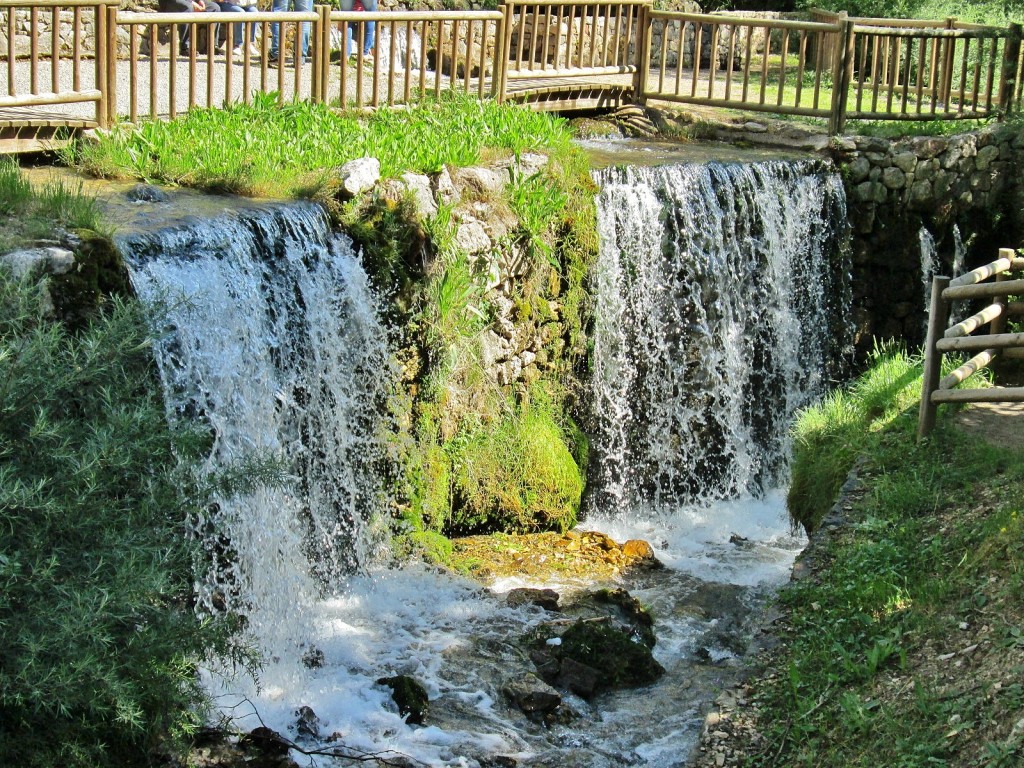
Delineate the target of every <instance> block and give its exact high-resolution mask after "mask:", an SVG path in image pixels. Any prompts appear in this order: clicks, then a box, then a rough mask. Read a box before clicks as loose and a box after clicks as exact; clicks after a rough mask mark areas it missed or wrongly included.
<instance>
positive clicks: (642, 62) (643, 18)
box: [633, 3, 682, 104]
mask: <svg viewBox="0 0 1024 768" xmlns="http://www.w3.org/2000/svg"><path fill="white" fill-rule="evenodd" d="M652 8H653V5H652V4H650V3H645V4H644V5H641V6H640V8H639V9H638V11H639V12H638V13H637V16H636V54H635V55H636V73H635V74H634V75H633V101H635V102H636V103H638V104H646V103H647V99H646V98H645V97H644V93H645V92H646V91H647V70H648V69H649V68H650V64H651V27H652V24H653V22H652V21H651V9H652ZM666 31H667V26H666ZM662 34H663V35H664V38H665V39H668V35H667V34H664V32H663V33H662ZM681 36H682V30H680V39H681ZM676 66H679V67H681V66H682V62H681V61H680V62H679V63H678V64H677V65H676Z"/></svg>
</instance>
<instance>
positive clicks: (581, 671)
mask: <svg viewBox="0 0 1024 768" xmlns="http://www.w3.org/2000/svg"><path fill="white" fill-rule="evenodd" d="M600 683H601V673H600V672H599V671H598V670H596V669H594V668H593V667H591V666H590V665H589V664H581V663H580V662H578V661H576V660H575V659H573V658H564V659H562V661H561V664H560V666H559V670H558V684H559V685H560V686H561V687H562V688H566V689H568V690H570V691H572V692H573V693H575V694H576V695H577V696H582V697H583V698H584V699H589V698H590V697H592V696H593V695H594V694H595V693H597V692H598V690H599V689H600V688H601V687H611V686H601V685H600Z"/></svg>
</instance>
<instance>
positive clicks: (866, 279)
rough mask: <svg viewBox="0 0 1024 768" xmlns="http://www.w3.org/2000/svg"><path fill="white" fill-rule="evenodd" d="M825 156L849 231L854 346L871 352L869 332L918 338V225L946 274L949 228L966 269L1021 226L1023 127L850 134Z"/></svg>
mask: <svg viewBox="0 0 1024 768" xmlns="http://www.w3.org/2000/svg"><path fill="white" fill-rule="evenodd" d="M832 153H833V157H834V159H835V161H836V163H837V165H838V166H839V167H840V168H841V171H842V174H843V178H844V182H845V185H846V190H847V205H848V209H849V220H850V224H851V227H852V230H853V232H852V235H853V237H852V249H853V253H852V259H853V296H854V305H855V315H856V316H855V318H854V320H855V322H856V325H857V337H858V338H857V341H858V347H859V349H860V350H861V351H862V352H864V351H867V350H870V348H871V345H872V344H873V339H875V338H893V337H896V338H906V339H907V340H908V341H909V342H910V343H911V344H916V343H919V342H920V341H922V338H923V331H924V322H923V320H922V318H923V317H924V311H925V308H924V296H925V290H924V285H923V283H924V282H925V278H926V277H927V276H926V275H924V274H923V273H922V260H921V246H920V241H919V237H920V231H921V229H922V227H923V228H924V229H926V230H927V231H928V232H929V233H930V235H931V236H932V237H933V238H934V240H935V243H936V246H937V249H938V255H939V258H940V262H941V264H940V266H941V268H942V270H943V271H944V272H947V273H948V272H949V271H950V270H952V266H953V265H952V261H953V256H954V251H955V249H956V247H957V245H956V243H955V242H954V241H955V239H956V237H957V234H958V235H959V240H960V242H961V243H962V250H963V251H964V256H965V259H964V260H965V268H970V267H972V266H976V265H977V263H981V262H983V261H987V260H988V259H987V256H990V255H991V253H993V252H994V250H993V248H996V247H999V246H1000V245H1002V246H1005V245H1006V244H1007V243H1008V242H1013V241H1014V240H1013V237H1014V235H1015V234H1019V233H1020V232H1022V231H1024V197H1022V194H1024V185H1022V183H1021V178H1020V168H1021V164H1022V162H1024V133H1022V132H1021V131H1020V129H1019V128H1017V127H1014V126H1012V125H996V126H992V127H989V128H986V129H984V130H981V131H977V132H974V133H966V134H959V135H955V136H918V137H912V138H905V139H900V140H890V139H884V138H878V137H868V136H857V137H848V138H844V139H839V140H836V141H835V142H834V143H833V146H832ZM975 253H977V256H976V257H975V255H974V254H975Z"/></svg>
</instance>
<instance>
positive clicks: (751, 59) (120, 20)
mask: <svg viewBox="0 0 1024 768" xmlns="http://www.w3.org/2000/svg"><path fill="white" fill-rule="evenodd" d="M371 24H373V25H374V26H375V32H376V45H375V47H374V49H373V50H372V51H371V52H370V53H369V54H364V52H363V51H364V42H365V41H366V40H367V38H368V36H369V35H370V25H371ZM277 25H279V26H277ZM218 28H219V30H220V33H219V36H220V37H221V38H222V39H223V40H222V43H221V44H218V42H219V41H218ZM275 28H277V29H279V30H280V34H281V36H282V37H281V39H282V40H284V41H285V43H284V44H283V45H282V46H280V50H279V51H278V52H277V57H276V58H273V59H272V58H271V56H270V53H271V40H272V37H271V35H272V32H273V30H274V29H275ZM303 29H307V30H309V39H310V48H309V52H308V54H309V55H308V57H303V56H301V55H300V56H295V55H293V54H294V53H295V50H294V48H295V46H294V41H295V40H296V39H298V38H299V37H300V35H301V33H302V30H303ZM186 31H187V35H188V36H189V37H188V39H190V40H195V41H197V45H195V46H192V47H191V49H190V50H188V51H187V52H182V51H180V50H179V46H178V45H176V44H174V43H172V41H178V40H179V35H180V34H181V33H183V32H186ZM349 36H351V42H348V39H347V38H348V37H349ZM1020 38H1021V30H1020V27H1019V26H1018V25H1011V26H1009V27H1007V28H999V27H984V26H979V25H973V24H962V23H959V22H957V21H956V20H955V19H945V20H942V21H937V22H908V21H904V22H901V21H893V20H884V19H853V18H847V17H846V16H845V15H842V14H840V15H836V14H827V13H824V12H815V13H814V14H811V15H810V17H809V18H801V19H780V18H767V17H765V16H759V15H753V14H747V15H720V14H687V13H674V12H665V11H656V10H654V9H653V6H652V5H651V3H650V2H649V0H618V1H617V2H604V1H603V0H543V1H538V0H530V2H527V1H526V0H505V2H504V3H503V4H502V5H501V6H500V8H499V9H498V10H494V11H425V12H414V11H392V12H373V13H370V12H358V13H357V12H351V11H349V12H345V11H337V10H333V9H332V8H331V7H329V6H315V7H314V9H313V10H312V11H309V12H288V13H283V12H282V13H271V12H258V13H237V14H236V13H179V14H158V15H154V14H152V13H138V12H126V11H122V10H120V9H119V8H118V7H117V4H116V0H0V152H21V151H30V150H34V149H40V148H48V147H53V146H55V145H56V144H59V143H60V142H62V141H65V140H67V138H69V137H70V136H72V135H73V134H74V133H75V132H76V131H78V130H81V129H85V128H96V127H99V128H105V127H109V126H110V125H112V124H113V123H115V122H116V121H118V120H128V121H131V122H136V121H138V120H141V119H173V118H174V117H175V116H177V115H179V114H181V113H183V112H185V111H187V110H189V109H192V108H194V107H197V106H226V105H229V104H232V103H238V102H250V101H252V100H253V99H255V98H267V97H268V96H265V95H264V96H261V94H271V95H272V96H271V97H273V98H277V99H278V100H280V101H282V102H284V101H287V100H292V99H307V100H311V101H317V102H323V103H327V104H331V105H333V106H335V107H338V108H343V109H375V108H385V107H395V108H401V107H403V106H407V105H410V104H415V103H418V102H421V101H424V100H428V99H431V98H442V97H443V96H444V95H445V94H450V93H456V94H462V95H463V96H469V97H472V98H478V99H493V100H496V101H499V102H515V103H521V104H523V105H525V106H528V107H530V108H532V109H537V110H551V111H570V110H580V109H594V108H603V107H616V106H619V105H622V104H625V103H639V104H643V103H646V102H648V101H651V100H660V101H666V102H674V103H678V104H698V105H707V106H712V107H722V108H733V109H742V110H751V111H756V112H767V113H772V114H779V115H785V114H790V115H803V116H807V117H816V118H821V119H822V120H824V121H827V122H828V124H829V127H830V129H831V130H832V131H833V132H839V131H840V130H842V127H843V124H844V122H845V121H846V120H848V119H862V118H867V119H894V120H935V119H961V118H978V117H990V116H1003V115H1006V114H1008V113H1010V112H1012V111H1014V110H1015V109H1016V106H1017V104H1018V102H1019V98H1020V89H1021V46H1020ZM249 41H251V43H250V42H249ZM243 43H245V44H243ZM349 49H351V50H352V54H351V55H349Z"/></svg>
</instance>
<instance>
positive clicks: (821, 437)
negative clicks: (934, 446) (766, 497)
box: [787, 344, 988, 530]
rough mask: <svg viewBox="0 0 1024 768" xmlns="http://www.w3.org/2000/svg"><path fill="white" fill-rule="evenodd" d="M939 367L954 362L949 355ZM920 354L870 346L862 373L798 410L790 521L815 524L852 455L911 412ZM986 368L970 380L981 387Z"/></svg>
mask: <svg viewBox="0 0 1024 768" xmlns="http://www.w3.org/2000/svg"><path fill="white" fill-rule="evenodd" d="M944 365H945V372H946V373H948V372H949V371H950V370H952V369H953V368H955V367H956V364H955V363H954V362H953V360H952V359H951V358H949V356H947V358H946V362H945V363H944ZM921 366H922V362H921V358H920V357H918V356H913V355H910V354H908V353H907V351H906V350H905V349H903V348H902V347H900V346H897V345H894V344H890V345H887V346H883V347H881V348H878V349H876V350H875V352H874V353H873V354H872V356H871V358H870V360H869V364H868V368H867V370H866V372H865V373H864V374H863V375H862V376H861V377H860V378H858V379H857V380H856V381H855V382H854V383H853V384H852V385H851V386H850V387H849V388H847V389H845V390H838V391H835V392H833V393H831V394H830V395H828V396H827V397H826V398H825V399H824V400H823V401H822V402H821V403H819V404H817V405H814V406H811V407H810V408H807V409H806V410H804V411H803V412H802V413H801V414H800V415H799V417H798V418H797V421H796V424H795V425H794V427H793V461H792V478H791V481H790V487H789V492H788V496H787V505H788V507H789V512H790V515H791V516H792V518H793V520H795V521H796V522H798V523H800V524H801V525H803V526H804V527H805V528H807V529H808V530H814V529H815V528H817V526H818V524H819V522H820V521H821V519H822V517H824V516H825V514H826V513H827V512H828V510H829V508H830V507H831V506H832V502H833V501H834V499H835V498H836V495H837V494H838V492H839V488H840V486H842V484H843V482H844V481H845V480H846V476H847V474H848V473H849V471H850V469H851V468H852V467H853V465H854V463H855V461H856V460H857V457H858V456H861V455H864V454H867V453H870V452H871V451H873V450H875V449H876V448H877V446H878V443H879V441H880V440H881V439H882V436H883V435H884V434H885V433H886V432H885V431H886V430H887V429H888V428H890V427H891V425H892V424H893V423H894V422H895V421H896V420H897V419H899V418H901V417H904V416H905V415H906V414H908V413H910V412H911V411H912V412H913V415H914V416H915V417H916V413H917V411H916V405H917V403H918V401H919V398H920V396H921ZM987 374H988V372H987V371H982V372H981V373H980V374H978V375H976V377H975V378H974V379H972V382H973V384H974V385H976V386H984V383H985V382H986V381H988V375H987Z"/></svg>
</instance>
